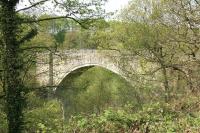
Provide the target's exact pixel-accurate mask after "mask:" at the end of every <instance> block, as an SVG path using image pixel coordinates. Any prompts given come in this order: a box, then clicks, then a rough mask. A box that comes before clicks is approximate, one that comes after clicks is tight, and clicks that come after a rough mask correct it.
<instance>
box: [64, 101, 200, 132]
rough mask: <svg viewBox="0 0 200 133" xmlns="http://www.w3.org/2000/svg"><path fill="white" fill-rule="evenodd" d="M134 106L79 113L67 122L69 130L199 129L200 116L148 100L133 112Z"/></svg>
mask: <svg viewBox="0 0 200 133" xmlns="http://www.w3.org/2000/svg"><path fill="white" fill-rule="evenodd" d="M132 108H134V107H133V106H128V107H127V106H126V107H124V108H121V109H118V110H116V109H108V110H105V111H104V112H103V113H101V114H100V115H94V114H92V115H89V116H85V115H79V116H75V117H72V118H71V119H70V121H69V123H68V126H67V131H68V132H80V133H83V132H91V133H92V132H98V133H100V132H113V133H122V132H126V133H132V132H137V131H138V132H166V133H177V132H180V133H183V132H193V133H197V132H199V130H200V128H199V126H198V124H199V120H200V117H191V116H189V115H184V116H183V114H182V113H180V112H175V111H173V110H171V109H170V108H169V107H168V105H165V104H163V103H149V104H146V105H144V106H143V107H142V109H141V110H140V111H137V112H133V111H132Z"/></svg>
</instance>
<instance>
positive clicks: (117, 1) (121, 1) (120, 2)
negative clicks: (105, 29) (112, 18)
mask: <svg viewBox="0 0 200 133" xmlns="http://www.w3.org/2000/svg"><path fill="white" fill-rule="evenodd" d="M129 1H130V0H108V2H107V3H106V7H105V9H106V11H107V12H115V11H116V10H120V9H121V8H123V7H124V6H126V5H128V2H129Z"/></svg>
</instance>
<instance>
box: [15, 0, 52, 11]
mask: <svg viewBox="0 0 200 133" xmlns="http://www.w3.org/2000/svg"><path fill="white" fill-rule="evenodd" d="M47 1H49V0H42V1H39V2H37V3H34V4H33V5H31V6H29V7H25V8H22V9H19V10H17V11H16V12H20V11H25V10H28V9H31V8H33V7H35V6H37V5H40V4H43V3H44V2H47Z"/></svg>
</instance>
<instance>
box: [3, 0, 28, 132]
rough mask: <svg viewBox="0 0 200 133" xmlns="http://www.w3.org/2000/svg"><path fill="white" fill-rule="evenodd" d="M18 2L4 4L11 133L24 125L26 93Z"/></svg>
mask: <svg viewBox="0 0 200 133" xmlns="http://www.w3.org/2000/svg"><path fill="white" fill-rule="evenodd" d="M16 4H17V0H15V1H14V0H12V1H5V2H2V3H1V5H2V11H1V15H2V17H1V20H0V22H1V26H2V33H3V42H4V45H5V47H4V51H5V53H4V59H3V60H4V62H3V69H4V71H5V75H4V76H5V91H6V111H7V120H8V132H9V133H21V132H22V127H23V126H22V125H23V112H22V111H23V107H24V101H25V99H24V93H23V89H24V86H23V83H22V78H21V77H20V73H21V72H22V70H23V59H22V57H21V56H20V52H19V44H18V42H17V37H18V33H19V27H18V25H19V19H18V16H17V15H16V12H15V6H16Z"/></svg>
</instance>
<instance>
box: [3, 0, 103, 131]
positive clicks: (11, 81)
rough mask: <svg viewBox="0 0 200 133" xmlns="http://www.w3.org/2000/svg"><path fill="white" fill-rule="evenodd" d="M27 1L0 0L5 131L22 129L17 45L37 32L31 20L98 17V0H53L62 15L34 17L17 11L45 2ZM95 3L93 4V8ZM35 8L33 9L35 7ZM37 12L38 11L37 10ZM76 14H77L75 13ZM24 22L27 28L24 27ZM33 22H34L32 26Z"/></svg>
mask: <svg viewBox="0 0 200 133" xmlns="http://www.w3.org/2000/svg"><path fill="white" fill-rule="evenodd" d="M49 1H50V0H41V1H38V2H34V1H29V2H30V3H28V6H26V7H24V8H22V9H19V10H17V5H18V4H20V2H22V1H20V0H12V1H10V0H0V18H1V19H0V29H1V31H2V43H0V44H1V48H2V51H3V52H2V55H3V73H4V75H3V77H4V81H5V84H4V89H5V100H6V113H7V119H8V132H9V133H20V132H22V129H23V125H24V123H23V109H24V107H25V92H26V86H25V84H24V82H23V77H22V75H21V74H22V72H23V69H24V63H25V62H24V60H23V52H24V50H25V49H21V47H22V46H23V45H24V44H25V42H27V41H29V40H30V39H31V38H33V37H34V36H35V35H36V34H37V26H36V25H35V23H38V22H41V21H48V20H52V19H60V18H67V19H72V20H74V21H76V22H77V23H79V24H80V25H82V26H84V24H88V23H90V22H92V21H93V20H94V19H98V18H99V17H102V16H101V15H102V9H101V6H102V4H103V2H104V1H103V0H102V1H89V2H86V3H85V2H81V1H78V0H77V1H70V0H66V1H58V0H53V1H52V2H53V4H54V8H55V9H57V10H58V11H63V14H64V15H63V16H54V17H46V18H41V19H40V18H38V17H35V15H33V14H32V15H31V14H28V16H27V15H21V14H20V13H21V12H24V13H25V14H26V12H25V11H30V10H32V9H38V8H39V9H42V8H43V6H45V3H46V2H49ZM94 7H96V8H94ZM35 11H36V10H35ZM37 13H38V11H37ZM77 16H78V17H77ZM24 25H26V26H28V27H29V28H28V29H29V31H24V30H23V28H22V27H23V26H24ZM34 25H35V26H34Z"/></svg>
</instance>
